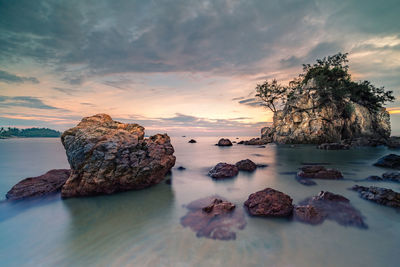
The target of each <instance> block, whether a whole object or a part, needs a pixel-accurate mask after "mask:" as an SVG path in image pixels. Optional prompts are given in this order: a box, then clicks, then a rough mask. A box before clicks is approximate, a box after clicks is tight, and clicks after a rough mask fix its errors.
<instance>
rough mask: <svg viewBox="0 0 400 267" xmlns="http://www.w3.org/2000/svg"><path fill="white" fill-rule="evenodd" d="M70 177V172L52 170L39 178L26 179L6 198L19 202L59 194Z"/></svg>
mask: <svg viewBox="0 0 400 267" xmlns="http://www.w3.org/2000/svg"><path fill="white" fill-rule="evenodd" d="M69 175H70V170H67V169H58V170H50V171H48V172H46V173H45V174H43V175H40V176H37V177H30V178H26V179H24V180H22V181H20V182H19V183H17V184H16V185H14V186H13V187H12V188H11V190H10V191H8V192H7V195H6V198H7V199H9V200H18V199H24V198H32V197H41V196H45V195H49V194H52V193H56V192H59V191H60V190H61V187H62V186H63V185H64V184H65V182H66V181H67V179H68V177H69Z"/></svg>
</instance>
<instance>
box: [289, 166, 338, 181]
mask: <svg viewBox="0 0 400 267" xmlns="http://www.w3.org/2000/svg"><path fill="white" fill-rule="evenodd" d="M297 176H299V177H303V178H312V179H343V175H342V173H341V172H340V171H338V170H336V169H326V168H325V167H324V166H320V165H311V166H304V167H302V168H301V169H300V171H299V172H298V173H297Z"/></svg>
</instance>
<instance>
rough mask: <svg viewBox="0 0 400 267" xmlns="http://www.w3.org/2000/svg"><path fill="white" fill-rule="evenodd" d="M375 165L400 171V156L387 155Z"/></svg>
mask: <svg viewBox="0 0 400 267" xmlns="http://www.w3.org/2000/svg"><path fill="white" fill-rule="evenodd" d="M374 165H375V166H378V167H384V168H390V169H400V156H399V155H396V154H389V155H386V156H384V157H382V158H380V159H378V161H377V162H376V163H375V164H374Z"/></svg>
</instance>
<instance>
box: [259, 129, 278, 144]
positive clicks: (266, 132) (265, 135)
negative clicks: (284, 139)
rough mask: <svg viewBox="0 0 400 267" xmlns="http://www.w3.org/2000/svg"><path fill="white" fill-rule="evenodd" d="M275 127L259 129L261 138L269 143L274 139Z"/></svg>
mask: <svg viewBox="0 0 400 267" xmlns="http://www.w3.org/2000/svg"><path fill="white" fill-rule="evenodd" d="M274 133H275V129H274V128H273V127H264V128H262V129H261V139H263V140H266V141H268V143H271V142H273V141H274Z"/></svg>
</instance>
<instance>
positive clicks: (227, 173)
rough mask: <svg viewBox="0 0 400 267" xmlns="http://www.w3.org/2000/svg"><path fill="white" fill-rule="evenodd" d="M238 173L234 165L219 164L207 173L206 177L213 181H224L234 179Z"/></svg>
mask: <svg viewBox="0 0 400 267" xmlns="http://www.w3.org/2000/svg"><path fill="white" fill-rule="evenodd" d="M238 173H239V170H238V168H237V167H236V166H235V165H232V164H228V163H225V162H220V163H218V164H217V165H215V166H214V167H213V168H212V169H211V170H210V171H209V172H208V175H209V176H211V177H212V178H215V179H224V178H231V177H234V176H236V175H237V174H238Z"/></svg>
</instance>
